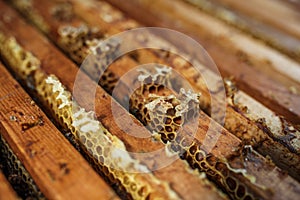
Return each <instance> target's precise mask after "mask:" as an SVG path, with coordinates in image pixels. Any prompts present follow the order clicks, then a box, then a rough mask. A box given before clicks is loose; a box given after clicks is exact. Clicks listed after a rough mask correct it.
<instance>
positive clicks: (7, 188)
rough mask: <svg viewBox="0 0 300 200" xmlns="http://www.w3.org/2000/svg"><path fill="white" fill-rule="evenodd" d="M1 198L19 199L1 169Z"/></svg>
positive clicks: (8, 199)
mask: <svg viewBox="0 0 300 200" xmlns="http://www.w3.org/2000/svg"><path fill="white" fill-rule="evenodd" d="M0 199H7V200H17V199H18V197H17V195H16V193H15V191H14V190H13V188H12V187H11V185H10V184H9V182H8V181H7V180H6V178H5V176H4V175H3V174H2V172H1V171H0Z"/></svg>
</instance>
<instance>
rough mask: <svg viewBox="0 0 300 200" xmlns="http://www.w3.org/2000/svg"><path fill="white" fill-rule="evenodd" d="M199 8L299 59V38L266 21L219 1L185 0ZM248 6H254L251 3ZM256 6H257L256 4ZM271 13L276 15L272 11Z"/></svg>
mask: <svg viewBox="0 0 300 200" xmlns="http://www.w3.org/2000/svg"><path fill="white" fill-rule="evenodd" d="M185 1H187V2H189V3H191V4H193V5H195V6H197V7H199V8H200V9H201V10H203V11H205V12H207V13H209V14H210V15H213V16H215V17H217V18H219V19H221V20H223V21H225V22H226V23H229V24H230V25H233V26H235V27H237V28H239V29H241V30H243V31H244V32H246V33H248V34H251V35H253V36H254V37H255V38H259V39H261V40H263V41H264V42H265V43H266V44H267V45H269V46H271V47H273V48H276V49H277V50H278V51H281V52H283V53H285V54H287V55H288V56H290V57H291V58H292V59H295V60H296V61H298V62H299V61H300V51H299V48H298V47H299V45H300V40H299V39H298V38H296V37H294V36H293V35H290V34H289V33H287V32H285V31H283V30H281V29H278V28H277V27H274V26H272V25H270V24H268V23H264V22H262V21H260V20H257V19H254V18H253V17H252V16H249V15H246V14H244V13H243V12H242V11H240V10H238V9H234V8H231V9H230V8H228V6H225V5H223V4H222V3H221V1H205V0H185ZM250 6H255V4H251V5H250ZM257 7H258V6H257ZM273 15H276V14H275V13H273Z"/></svg>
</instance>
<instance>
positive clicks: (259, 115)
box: [43, 2, 300, 180]
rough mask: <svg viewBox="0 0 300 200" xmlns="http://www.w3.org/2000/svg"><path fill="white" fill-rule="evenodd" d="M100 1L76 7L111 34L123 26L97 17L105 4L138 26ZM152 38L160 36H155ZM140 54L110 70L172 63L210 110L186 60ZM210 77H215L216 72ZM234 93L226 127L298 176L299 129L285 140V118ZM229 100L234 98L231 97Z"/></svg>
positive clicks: (120, 73) (202, 86) (128, 22)
mask: <svg viewBox="0 0 300 200" xmlns="http://www.w3.org/2000/svg"><path fill="white" fill-rule="evenodd" d="M91 5H92V6H91ZM101 5H102V4H88V2H85V3H83V2H80V3H78V4H76V3H74V10H75V12H76V13H78V15H80V16H81V17H82V18H84V19H85V20H86V21H87V22H88V23H89V24H90V25H92V26H94V27H100V28H101V29H104V31H105V32H108V33H110V34H113V33H116V32H120V31H121V30H120V29H122V27H121V28H120V27H119V28H117V27H118V26H117V25H116V24H115V23H114V22H111V23H108V22H105V20H103V19H102V18H103V17H101V16H99V17H96V18H95V16H96V14H97V13H98V12H99V10H101V9H102V8H105V9H104V10H101V13H102V15H103V16H105V15H109V16H110V15H112V16H118V20H117V22H116V23H119V21H122V24H123V28H124V27H131V26H132V25H133V24H135V26H137V23H134V21H132V20H130V19H129V20H128V19H127V18H125V17H124V16H123V17H120V13H119V11H117V10H114V9H113V8H110V7H109V6H108V5H107V4H104V5H102V6H101ZM106 10H109V13H105V11H106ZM87 13H90V14H87ZM43 16H45V17H44V19H46V21H48V22H49V24H50V25H49V27H50V28H51V29H52V30H54V29H55V28H56V26H55V25H52V24H57V22H53V19H52V18H51V17H49V15H47V14H46V13H45V12H44V13H43ZM47 16H48V17H47ZM104 18H105V17H104ZM95 19H97V20H95ZM110 24H111V25H110ZM109 25H110V26H109ZM61 26H63V23H61ZM103 27H105V28H103ZM118 29H119V31H118ZM49 37H51V38H54V40H55V41H56V42H57V41H58V38H57V37H55V36H53V35H52V34H49ZM153 40H158V39H157V38H153ZM160 43H163V41H160ZM165 46H170V47H171V46H172V45H171V44H169V45H168V44H166V45H165ZM137 57H138V59H137V62H138V63H137V62H135V61H133V60H132V59H131V58H129V57H128V56H125V57H123V58H122V59H121V60H120V61H117V62H116V63H114V64H112V65H111V66H110V67H109V70H111V71H113V72H114V74H115V75H116V76H117V77H122V76H123V75H124V74H125V73H126V72H128V71H130V70H131V69H132V68H133V67H135V66H137V65H139V64H144V63H148V62H153V61H155V62H158V63H161V64H166V65H169V66H172V67H173V68H174V69H176V70H178V72H180V73H181V74H182V75H183V76H185V77H186V78H187V80H189V81H190V83H191V85H193V86H194V87H195V88H194V89H195V90H196V91H199V92H201V94H202V96H201V99H200V102H201V107H202V109H204V110H207V111H208V112H209V110H210V106H211V105H210V94H209V92H208V90H207V88H206V87H207V86H206V84H205V83H204V82H203V80H201V78H199V77H198V78H197V76H196V74H197V72H195V71H194V70H193V69H192V68H190V67H189V66H188V65H187V63H186V62H184V61H182V59H180V58H178V57H177V56H169V57H168V58H166V57H161V58H160V57H159V55H155V54H153V52H151V51H148V50H144V51H139V52H137ZM90 75H91V74H90ZM195 77H196V78H195ZM206 78H207V77H206ZM210 78H211V79H216V78H215V77H214V76H213V75H212V76H211V77H210ZM124 91H126V90H124ZM235 93H236V94H235V96H236V98H235V100H234V102H238V105H235V104H232V103H231V104H230V103H229V105H228V107H227V108H226V109H227V110H226V119H225V128H227V129H228V130H230V131H231V132H232V133H234V134H235V135H236V136H238V137H239V138H240V139H241V140H243V142H244V143H246V144H251V145H253V146H254V147H255V148H256V149H258V151H259V152H260V153H261V154H262V155H264V156H267V155H268V156H270V157H271V158H272V160H273V161H274V162H275V163H276V164H277V165H278V166H279V167H281V168H282V169H284V170H286V171H288V172H289V174H290V175H292V176H293V177H295V178H296V179H298V180H299V173H298V172H299V169H300V165H299V162H300V158H299V155H297V154H299V137H300V136H299V131H298V132H295V133H294V132H293V131H291V132H289V133H288V134H289V135H290V134H291V135H293V137H292V138H293V139H292V140H286V139H285V137H284V136H285V135H286V134H287V131H288V129H287V127H288V126H289V127H291V129H294V127H293V126H291V125H284V122H282V120H281V119H280V118H279V117H278V116H277V115H276V114H275V113H274V112H272V111H271V110H269V109H268V108H266V107H264V106H262V105H261V104H260V103H259V102H257V101H255V100H254V99H251V98H250V97H249V96H248V95H246V94H245V93H243V92H242V91H236V92H235ZM124 95H125V93H119V94H117V99H118V100H119V102H121V103H123V102H122V98H123V96H124ZM237 99H245V101H240V100H239V101H238V100H237ZM246 99H248V100H246ZM228 101H229V102H232V100H231V99H230V97H229V98H228ZM246 107H248V108H249V109H248V110H244V111H243V109H241V108H246ZM250 108H251V109H250ZM261 119H266V123H259V120H261ZM274 140H275V141H274ZM270 144H272V146H274V147H276V148H268V145H270ZM283 155H286V156H283Z"/></svg>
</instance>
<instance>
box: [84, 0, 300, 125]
mask: <svg viewBox="0 0 300 200" xmlns="http://www.w3.org/2000/svg"><path fill="white" fill-rule="evenodd" d="M110 2H111V3H112V2H114V5H117V6H118V7H120V8H121V7H122V8H123V11H125V12H126V13H127V14H128V15H130V16H132V17H134V18H136V19H139V20H140V21H141V22H143V23H144V24H145V25H148V26H162V27H167V28H173V29H176V30H179V31H182V32H184V33H187V34H189V35H190V36H192V37H193V38H195V39H196V40H197V41H198V42H200V44H202V45H203V46H204V48H205V49H206V50H207V51H208V53H209V54H210V55H211V56H212V58H213V59H214V61H215V62H216V64H217V66H218V67H219V70H220V72H221V74H222V75H223V76H224V77H226V76H234V77H235V78H236V81H237V85H238V86H239V88H240V89H241V90H243V91H247V93H248V94H249V95H250V96H252V97H254V98H255V99H257V100H259V101H260V102H261V103H263V104H264V105H266V106H267V107H269V108H270V109H272V110H274V111H275V112H276V113H278V114H280V115H283V116H285V117H286V118H287V119H288V120H289V121H292V122H294V123H299V121H300V110H299V108H300V106H299V102H300V101H299V95H298V94H297V93H292V92H291V91H290V87H295V88H297V89H296V90H298V88H299V84H298V83H297V81H296V82H295V81H292V80H291V79H290V78H288V77H287V76H286V75H284V76H281V75H282V74H281V73H278V68H277V67H275V65H277V64H276V63H285V64H284V65H283V66H289V65H290V64H288V63H291V62H292V63H294V62H293V61H290V60H289V59H287V58H285V57H284V56H283V55H280V54H278V53H275V54H276V55H277V56H275V57H274V55H275V54H274V52H273V51H272V53H271V52H269V53H266V52H265V50H266V47H265V46H264V45H262V44H260V43H256V42H253V41H252V40H249V38H246V37H245V36H244V35H242V34H240V33H238V32H237V31H235V30H234V29H232V28H228V27H227V26H225V25H224V24H223V23H221V22H220V21H218V20H216V19H215V18H212V17H210V16H208V15H206V14H204V13H201V12H199V10H198V9H196V8H194V7H193V6H190V5H187V4H185V3H183V2H180V1H172V2H169V1H157V2H156V1H155V3H154V2H153V1H151V2H150V1H132V2H131V4H130V6H129V4H125V3H122V2H120V1H114V0H110ZM134 3H135V4H134ZM133 5H135V6H133ZM90 7H93V6H90ZM145 12H147V13H148V14H147V15H143V14H144V13H145ZM140 16H143V17H140ZM86 17H87V16H86ZM174 18H176V20H174ZM232 33H234V34H232ZM233 35H234V37H233ZM174 40H176V38H174ZM246 44H247V45H246ZM256 45H258V46H259V48H254V46H256ZM183 46H184V44H183ZM248 47H249V48H248ZM253 50H255V51H253ZM256 50H257V51H260V54H259V59H257V58H258V57H257V56H254V54H255V52H256V53H257V51H256ZM249 51H251V52H253V53H254V54H251V55H250V54H249ZM262 52H265V53H262ZM244 55H246V56H244ZM260 55H263V56H262V57H264V59H262V57H261V56H260ZM266 55H268V56H266ZM271 55H272V56H271ZM267 57H269V58H268V59H267ZM266 60H268V61H267V62H266ZM249 61H250V62H249ZM269 61H270V62H269ZM293 65H295V67H294V68H293V69H295V70H296V71H297V70H299V67H297V66H298V64H296V63H294V64H293ZM234 66H235V67H234ZM261 66H264V67H263V68H261ZM278 67H280V68H281V67H282V66H278ZM276 68H277V69H276ZM264 69H267V71H265V72H267V73H265V74H264V73H261V72H262V71H261V70H264ZM270 69H276V70H275V71H274V70H270ZM289 69H290V68H289ZM281 71H282V72H283V71H284V69H283V68H282V69H281ZM286 71H289V70H286ZM290 72H291V73H290ZM290 72H289V74H290V75H291V76H293V75H292V74H293V73H292V71H290ZM284 73H285V72H284ZM296 74H298V73H296ZM290 75H289V76H290ZM275 77H276V78H275ZM295 78H296V77H295Z"/></svg>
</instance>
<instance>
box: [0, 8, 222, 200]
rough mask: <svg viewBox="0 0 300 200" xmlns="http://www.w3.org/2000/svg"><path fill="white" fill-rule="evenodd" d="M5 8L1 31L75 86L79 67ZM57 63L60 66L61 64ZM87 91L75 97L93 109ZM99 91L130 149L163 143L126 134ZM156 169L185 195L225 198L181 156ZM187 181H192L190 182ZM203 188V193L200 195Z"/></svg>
mask: <svg viewBox="0 0 300 200" xmlns="http://www.w3.org/2000/svg"><path fill="white" fill-rule="evenodd" d="M3 12H4V13H5V14H6V15H7V16H10V17H11V18H12V19H13V21H11V22H10V23H9V22H7V23H6V24H5V27H6V28H5V30H4V28H3V29H2V28H0V30H1V32H2V31H3V32H5V33H6V34H8V35H11V36H14V37H16V39H17V41H20V43H21V44H22V46H23V47H24V48H25V49H27V50H29V51H31V52H32V53H33V54H34V55H35V56H36V57H37V58H39V59H40V60H41V61H42V63H43V64H42V66H41V67H42V68H43V70H44V71H45V72H46V73H49V74H55V75H56V76H57V77H59V79H60V80H61V81H62V83H63V84H64V85H65V86H66V87H67V88H69V90H72V88H73V86H74V85H73V84H74V80H75V78H76V75H77V72H78V69H77V67H76V66H75V65H74V64H73V63H72V62H71V61H70V60H68V59H67V58H65V57H64V56H63V55H62V53H61V52H59V51H58V50H57V49H56V48H55V47H53V46H52V45H51V44H50V43H49V42H48V41H46V40H45V38H44V37H42V36H41V35H40V33H38V32H37V31H36V30H34V29H33V28H32V27H30V26H29V25H27V24H25V23H24V22H23V21H22V20H21V19H20V18H19V17H17V16H16V14H15V13H14V12H12V11H11V10H9V9H8V8H6V9H5V11H3ZM12 24H15V25H16V26H12ZM25 30H26V31H25ZM28 33H29V34H28ZM32 42H33V43H32ZM41 46H43V49H41ZM57 66H60V67H59V68H58V67H57ZM82 83H84V84H85V86H86V87H87V88H91V86H93V83H92V82H91V80H89V79H88V78H87V77H86V78H85V79H84V80H83V82H82ZM86 93H88V90H83V91H82V93H81V94H82V97H83V98H82V99H81V98H80V99H76V100H78V103H79V104H80V105H82V106H84V107H85V108H86V109H87V110H91V109H92V107H91V106H92V105H91V104H90V101H89V100H91V99H88V97H86V96H87V95H85V94H86ZM96 95H97V96H96V99H97V101H96V110H95V112H96V115H97V117H98V118H99V120H100V121H101V122H102V123H103V124H104V126H105V127H107V128H108V130H109V131H110V132H111V133H113V134H115V135H117V136H118V137H119V138H121V139H122V140H123V141H124V142H125V144H126V146H127V148H128V150H129V151H133V152H140V151H142V152H149V151H153V150H155V149H158V148H161V147H163V146H162V145H161V144H160V143H157V142H153V141H152V139H151V138H146V139H137V138H134V137H130V135H127V134H126V132H124V131H123V130H121V129H120V127H119V126H118V124H117V123H116V122H115V121H114V117H113V116H112V113H111V111H110V110H109V107H110V105H111V101H113V100H112V99H111V98H110V97H109V96H108V94H107V93H106V92H105V91H104V90H103V89H101V88H100V87H99V86H98V87H97V93H96ZM116 106H117V109H118V112H117V113H118V116H120V117H121V118H122V120H123V122H124V123H125V124H129V123H130V121H128V120H129V119H132V120H133V122H134V123H136V124H139V123H138V122H137V121H136V120H135V119H134V118H132V116H130V115H129V114H128V113H127V112H126V110H124V109H122V108H121V107H120V106H119V105H117V104H116ZM135 130H136V129H135ZM136 131H137V132H139V133H140V134H144V135H147V134H148V135H149V134H150V133H149V132H148V131H146V130H145V129H142V128H141V129H138V130H136ZM155 162H157V161H155V160H153V159H152V160H149V163H148V165H149V166H150V165H157V164H159V163H155ZM175 168H178V169H179V170H178V171H176V176H170V174H172V173H173V172H174V169H175ZM153 173H154V175H155V176H157V177H158V178H159V179H160V180H164V181H166V182H168V183H169V184H170V185H172V188H173V190H174V191H175V192H176V193H178V194H179V195H180V196H181V197H182V198H187V199H189V198H192V199H195V198H208V199H224V198H225V197H223V196H221V195H220V194H219V193H218V191H217V189H215V188H214V186H213V185H211V183H209V182H206V181H205V179H202V178H201V177H200V176H199V174H198V173H195V172H192V173H191V170H190V169H187V168H186V164H185V163H184V162H182V161H180V160H176V161H175V162H174V163H172V166H169V167H167V168H164V169H161V170H157V171H154V172H153ZM187 181H188V182H189V185H188V182H187ZM137 184H138V183H137ZM187 185H188V186H187ZM200 191H201V195H199V192H200Z"/></svg>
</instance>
